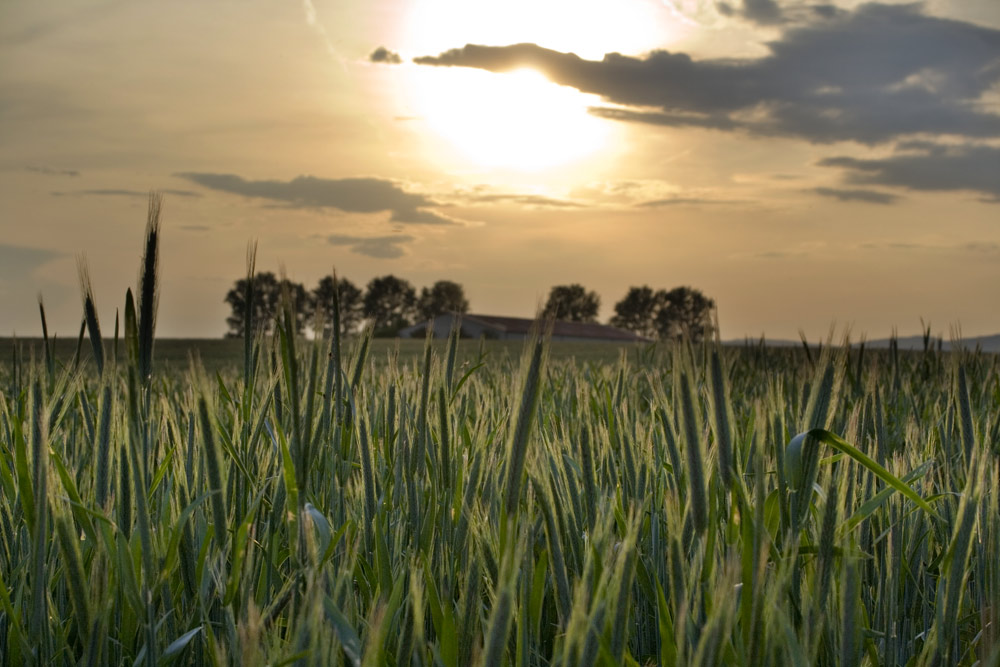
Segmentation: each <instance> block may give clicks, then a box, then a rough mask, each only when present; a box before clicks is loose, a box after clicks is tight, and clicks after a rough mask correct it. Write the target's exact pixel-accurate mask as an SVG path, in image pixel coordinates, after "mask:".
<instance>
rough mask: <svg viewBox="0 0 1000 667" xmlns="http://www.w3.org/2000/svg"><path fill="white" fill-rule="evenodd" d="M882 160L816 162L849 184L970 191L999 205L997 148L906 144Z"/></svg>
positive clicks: (999, 169)
mask: <svg viewBox="0 0 1000 667" xmlns="http://www.w3.org/2000/svg"><path fill="white" fill-rule="evenodd" d="M899 148H901V149H902V150H897V152H896V153H894V154H893V155H891V156H889V157H886V158H874V159H860V158H854V157H847V156H839V157H830V158H826V159H823V160H820V161H819V164H820V166H824V167H839V168H841V169H843V170H844V171H845V172H846V180H847V182H849V183H854V184H859V185H887V186H893V187H900V188H906V189H907V190H923V191H938V192H940V191H961V190H965V191H971V192H978V193H980V194H983V195H985V198H984V201H988V202H994V203H1000V178H998V177H997V175H998V174H1000V148H995V147H992V146H977V145H960V146H945V145H941V144H926V143H923V142H921V143H913V142H911V143H908V144H904V145H901V146H900V147H899Z"/></svg>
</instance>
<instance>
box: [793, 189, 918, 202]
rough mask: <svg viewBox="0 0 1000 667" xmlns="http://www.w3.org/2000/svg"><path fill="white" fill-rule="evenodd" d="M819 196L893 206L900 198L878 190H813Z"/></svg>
mask: <svg viewBox="0 0 1000 667" xmlns="http://www.w3.org/2000/svg"><path fill="white" fill-rule="evenodd" d="M812 191H813V192H815V193H816V194H818V195H823V196H824V197H831V198H833V199H837V200H839V201H846V202H851V201H858V202H864V203H867V204H883V205H884V204H892V203H895V202H897V201H899V196H898V195H894V194H889V193H888V192H879V191H878V190H864V189H862V188H813V190H812Z"/></svg>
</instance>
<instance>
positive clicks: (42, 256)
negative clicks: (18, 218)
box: [0, 243, 65, 283]
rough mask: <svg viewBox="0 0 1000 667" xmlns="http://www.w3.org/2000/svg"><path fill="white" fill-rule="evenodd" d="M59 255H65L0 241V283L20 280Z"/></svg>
mask: <svg viewBox="0 0 1000 667" xmlns="http://www.w3.org/2000/svg"><path fill="white" fill-rule="evenodd" d="M60 257H65V254H64V253H61V252H56V251H55V250H47V249H45V248H26V247H24V246H17V245H9V244H6V243H0V283H8V282H9V283H14V282H18V281H21V280H23V279H24V278H26V277H30V276H31V275H32V274H33V273H34V272H35V270H36V269H38V268H39V267H40V266H42V265H43V264H45V263H46V262H50V261H52V260H53V259H58V258H60Z"/></svg>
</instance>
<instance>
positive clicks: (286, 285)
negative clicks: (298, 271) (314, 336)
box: [278, 278, 314, 334]
mask: <svg viewBox="0 0 1000 667" xmlns="http://www.w3.org/2000/svg"><path fill="white" fill-rule="evenodd" d="M278 299H279V301H278V303H279V304H283V303H284V299H288V302H289V305H290V306H291V309H292V317H293V318H294V320H293V322H294V325H295V333H297V334H301V333H302V332H304V331H305V329H306V324H307V323H308V322H309V320H310V319H311V318H312V313H313V308H314V306H313V299H312V293H311V292H309V291H308V290H306V288H305V286H303V285H302V283H296V282H293V281H291V280H288V279H287V278H282V279H281V282H279V283H278Z"/></svg>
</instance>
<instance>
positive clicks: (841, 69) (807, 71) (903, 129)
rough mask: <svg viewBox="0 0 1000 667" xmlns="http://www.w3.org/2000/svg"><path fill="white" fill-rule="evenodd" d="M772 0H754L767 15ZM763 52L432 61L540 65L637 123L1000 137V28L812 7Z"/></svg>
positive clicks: (844, 136)
mask: <svg viewBox="0 0 1000 667" xmlns="http://www.w3.org/2000/svg"><path fill="white" fill-rule="evenodd" d="M766 4H767V3H759V2H758V3H751V6H752V7H756V8H757V9H756V10H754V11H758V12H760V11H765V10H763V9H762V8H763V7H765V5H766ZM808 16H809V20H808V21H806V22H804V23H795V24H790V25H789V26H788V27H786V28H785V29H784V31H783V32H782V34H781V36H780V38H779V39H777V40H775V41H773V42H770V43H768V44H767V45H766V46H767V48H768V50H769V53H768V54H767V55H765V56H763V57H760V58H744V59H714V60H713V59H706V60H695V59H694V58H692V57H691V56H690V55H688V54H686V53H680V52H677V53H674V52H669V51H654V52H652V53H649V54H647V55H645V56H643V57H632V56H624V55H621V54H618V53H609V54H607V55H605V56H604V58H603V59H602V60H599V61H597V60H585V59H583V58H580V57H579V56H577V55H575V54H573V53H562V52H559V51H553V50H550V49H546V48H543V47H541V46H538V45H537V44H515V45H511V46H480V45H474V44H469V45H466V46H464V47H462V48H457V49H451V50H449V51H445V52H443V53H441V54H439V55H437V56H423V57H418V58H415V59H414V62H416V63H418V64H421V65H429V66H440V67H448V66H450V67H473V68H479V69H484V70H488V71H492V72H508V71H512V70H516V69H519V68H523V67H530V68H532V69H535V70H537V71H539V72H541V73H542V74H544V75H545V76H546V77H548V78H549V79H550V80H551V81H553V82H554V83H557V84H560V85H564V86H571V87H573V88H576V89H578V90H580V91H582V92H585V93H591V94H594V95H599V96H600V97H601V98H603V100H604V101H605V102H606V103H608V104H613V105H617V106H614V107H612V106H602V107H598V108H595V109H593V111H592V112H593V113H595V114H597V115H599V116H602V117H605V118H612V119H617V120H623V121H629V122H643V123H654V124H659V125H667V126H677V127H705V128H713V129H718V130H726V131H737V130H738V131H741V132H746V133H748V134H751V135H757V136H788V137H797V138H802V139H805V140H807V141H810V142H813V143H832V142H837V141H857V142H860V143H864V144H880V143H886V142H889V141H892V140H896V139H898V138H901V137H906V136H910V135H917V134H930V135H942V134H948V135H958V136H964V137H969V138H987V137H990V138H993V137H1000V114H998V113H996V111H995V110H993V111H991V110H990V109H989V108H988V107H987V105H985V104H983V103H982V101H983V97H984V95H986V94H987V93H988V92H989V91H990V90H991V89H993V88H994V87H995V86H997V85H998V84H1000V30H997V29H993V28H988V27H984V26H979V25H975V24H972V23H966V22H962V21H957V20H951V19H945V18H939V17H935V16H930V15H928V14H925V13H924V12H923V9H922V6H921V5H919V4H906V5H887V4H879V3H868V4H863V5H860V6H859V7H858V8H857V9H855V10H853V11H839V10H838V11H829V12H817V11H811V12H809V14H808Z"/></svg>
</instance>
